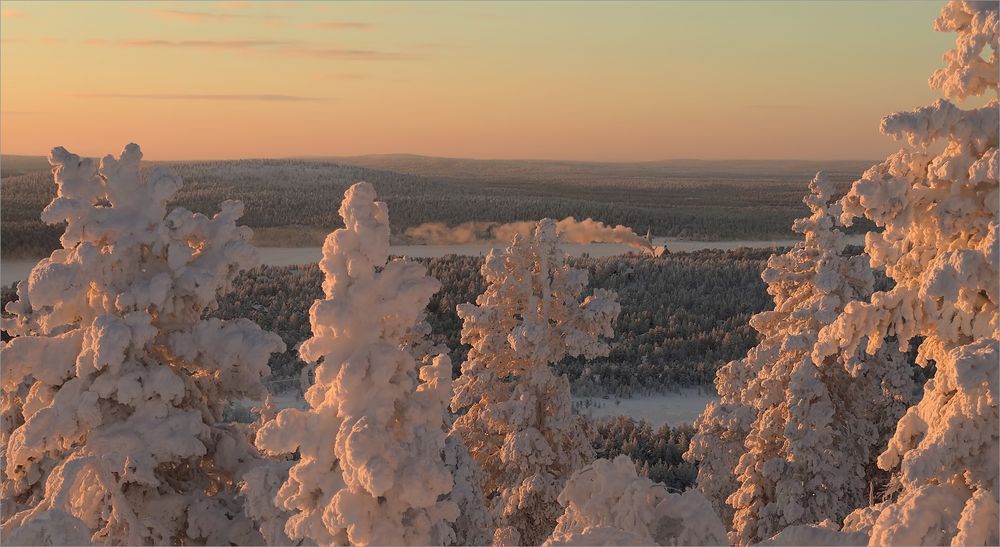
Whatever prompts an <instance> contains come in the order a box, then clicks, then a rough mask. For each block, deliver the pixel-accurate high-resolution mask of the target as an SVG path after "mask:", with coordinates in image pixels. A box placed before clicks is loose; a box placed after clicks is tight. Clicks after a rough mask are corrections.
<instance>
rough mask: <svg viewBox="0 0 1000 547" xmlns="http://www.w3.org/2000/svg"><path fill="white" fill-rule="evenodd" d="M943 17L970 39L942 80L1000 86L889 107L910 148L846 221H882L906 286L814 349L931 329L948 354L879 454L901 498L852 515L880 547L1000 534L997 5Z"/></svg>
mask: <svg viewBox="0 0 1000 547" xmlns="http://www.w3.org/2000/svg"><path fill="white" fill-rule="evenodd" d="M934 26H935V28H936V29H937V30H939V31H954V32H957V33H958V36H957V40H956V46H955V49H953V50H951V51H949V52H948V53H947V54H946V55H945V61H946V66H945V67H944V68H942V69H940V70H938V71H937V72H935V73H934V75H933V76H932V77H931V79H930V85H931V87H933V88H937V89H940V90H941V91H942V92H943V93H944V94H945V96H947V97H949V98H952V99H956V100H962V99H965V98H967V97H977V96H981V95H984V94H986V93H989V92H991V91H992V92H993V93H994V96H993V97H992V98H991V99H990V101H989V102H988V104H986V105H985V106H983V107H980V108H972V109H970V110H963V109H961V108H959V107H958V106H956V105H955V104H953V103H951V102H949V101H948V100H943V99H939V100H938V101H936V102H935V103H934V104H932V105H930V106H926V107H922V108H918V109H916V110H914V111H912V112H897V113H895V114H891V115H889V116H886V117H885V118H883V120H882V132H883V133H885V134H887V135H890V136H892V137H894V138H896V139H898V140H900V141H904V142H905V145H904V147H903V148H902V149H901V150H899V152H897V153H895V154H893V155H891V156H889V157H888V158H887V159H886V160H885V161H884V162H882V163H880V164H878V165H875V166H874V167H872V168H871V169H869V170H868V171H867V172H866V173H865V174H864V176H862V178H861V179H860V180H858V181H856V182H855V183H854V185H853V186H852V188H851V190H850V192H849V193H848V194H847V195H846V196H845V197H844V198H843V200H842V202H841V203H842V205H843V214H842V221H843V222H844V223H849V222H851V221H852V220H853V219H854V218H855V217H863V218H867V219H869V220H871V221H873V222H874V223H875V224H876V225H878V226H879V227H881V228H882V230H881V231H879V232H872V233H869V234H868V236H867V238H866V241H865V251H866V253H867V254H868V255H869V256H870V257H871V264H872V266H873V267H876V268H884V269H885V272H886V274H887V275H888V276H889V277H890V278H891V279H892V280H893V281H895V286H894V287H893V288H892V289H890V290H887V291H881V292H876V293H874V294H873V295H872V296H871V298H870V299H865V300H859V301H857V302H852V303H850V304H848V305H847V307H846V309H845V311H844V313H843V314H842V315H841V316H840V317H839V318H838V319H837V320H836V321H835V322H834V323H833V324H831V325H829V326H827V327H825V328H824V329H823V330H822V331H821V333H820V341H819V344H818V345H817V346H816V348H815V350H814V352H813V358H814V361H815V362H816V363H822V362H823V361H825V360H826V359H828V358H829V356H831V355H844V354H852V353H853V352H855V351H856V349H857V348H858V347H860V346H865V347H866V349H867V350H868V351H869V352H874V351H875V350H876V349H877V348H878V347H879V345H880V344H881V343H882V341H883V338H884V337H886V336H895V337H896V338H897V339H898V340H899V344H900V345H901V346H904V347H905V346H907V345H908V344H910V343H912V342H913V341H914V339H917V340H921V339H922V342H920V345H919V348H918V351H917V356H918V362H920V363H928V362H934V363H935V365H936V373H935V376H934V378H933V379H931V380H930V381H928V382H927V384H926V386H925V388H924V394H923V398H922V399H921V401H920V402H919V403H918V404H917V405H915V406H913V407H911V408H910V409H909V410H908V411H907V413H906V415H905V416H904V417H903V418H902V419H900V420H899V424H898V426H897V427H896V431H895V436H894V437H893V438H892V439H891V441H890V442H889V443H888V447H887V448H886V450H885V451H884V452H883V453H882V454H881V455H880V456H879V459H878V465H879V466H880V467H881V468H882V469H885V470H893V471H896V472H898V478H899V482H900V484H901V491H900V493H899V496H898V498H897V499H895V500H890V501H886V502H883V503H882V504H880V505H878V506H876V507H874V508H866V509H863V510H860V511H859V512H858V513H856V514H854V515H851V518H850V519H848V520H849V524H850V528H851V529H853V530H861V531H867V532H869V533H870V534H871V537H870V542H871V544H872V545H887V544H906V545H920V544H925V545H928V544H934V545H938V544H948V543H951V544H952V545H996V544H997V543H998V541H1000V532H998V526H997V507H998V490H997V487H998V485H997V474H998V466H997V461H998V458H1000V451H998V444H1000V437H998V428H1000V420H998V413H997V407H998V397H997V389H998V384H1000V381H998V378H997V376H998V359H1000V350H998V338H1000V336H998V314H997V309H998V308H997V304H998V302H1000V286H998V273H1000V252H998V248H997V226H998V220H997V210H998V205H1000V204H998V199H1000V198H998V192H997V189H998V184H997V179H998V158H997V135H998V127H1000V121H998V119H1000V118H998V117H1000V109H998V103H997V97H996V95H995V93H996V90H997V79H998V74H997V69H998V63H997V55H998V52H997V49H998V48H997V46H998V15H997V4H996V2H972V1H963V0H952V1H951V2H949V3H948V5H947V6H945V7H944V9H942V11H941V15H940V17H939V18H938V19H937V21H935V25H934ZM987 53H989V56H988V57H985V56H984V55H986V54H987ZM918 337H919V338H918Z"/></svg>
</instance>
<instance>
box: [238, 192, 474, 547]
mask: <svg viewBox="0 0 1000 547" xmlns="http://www.w3.org/2000/svg"><path fill="white" fill-rule="evenodd" d="M340 216H341V217H343V219H344V226H345V227H344V228H342V229H339V230H335V231H334V232H333V233H331V234H330V235H329V236H327V238H326V242H325V243H324V245H323V258H322V260H321V261H320V263H319V265H320V269H321V270H322V271H323V273H324V275H325V279H324V282H323V291H324V295H325V297H324V298H323V299H321V300H317V301H316V302H315V303H314V304H313V306H312V308H311V309H310V313H309V316H310V323H311V325H312V330H313V336H312V338H310V339H308V340H306V341H305V342H304V343H303V344H302V347H301V350H300V355H301V356H302V358H303V359H304V360H306V361H307V362H317V363H318V365H317V366H316V370H315V377H316V380H315V383H314V384H313V385H312V387H310V388H309V390H308V391H307V392H306V403H307V404H308V407H307V408H306V409H304V410H299V409H295V408H290V409H285V410H282V411H281V412H280V413H279V414H278V415H277V417H276V418H275V419H274V420H272V421H270V422H268V423H267V424H265V425H264V426H263V427H262V428H261V430H260V431H259V432H258V435H257V445H258V447H260V448H261V449H262V450H264V451H265V452H268V453H271V454H281V453H291V452H294V451H296V450H297V451H298V452H299V455H300V459H299V460H298V461H296V462H295V464H294V465H293V466H292V467H291V469H290V470H289V475H288V479H287V481H286V482H285V483H284V484H283V485H282V486H281V488H280V489H279V491H278V493H277V497H276V499H275V501H276V504H277V506H278V507H279V508H280V509H283V510H287V511H290V512H291V513H292V514H291V517H290V518H289V519H288V522H287V525H286V526H285V531H286V533H287V534H288V536H289V537H291V538H293V539H304V540H306V541H308V542H311V543H317V544H320V545H332V544H340V545H343V544H348V543H350V544H354V545H366V544H376V545H404V544H412V545H429V544H434V543H438V544H440V543H446V542H448V541H450V538H449V536H450V533H451V532H450V524H449V523H450V522H453V521H454V520H455V519H456V518H457V517H458V508H457V506H456V505H455V504H454V503H453V502H449V501H441V500H440V498H441V497H443V496H445V495H446V494H448V493H449V492H450V491H451V489H452V484H453V481H452V477H451V474H450V473H449V471H448V469H447V468H446V466H445V463H444V460H443V459H442V451H443V450H444V448H445V419H446V415H447V405H448V399H449V396H450V393H451V363H450V361H449V359H448V357H447V356H445V355H435V356H433V357H431V356H428V357H427V358H425V359H424V362H423V365H422V366H421V363H420V362H418V361H417V360H416V359H415V358H414V357H413V355H412V353H411V346H412V345H413V334H412V333H413V330H414V328H416V326H418V324H419V321H420V319H421V317H422V314H423V311H424V308H425V307H426V305H427V302H428V301H429V300H430V297H431V295H433V294H434V293H435V292H436V291H437V290H438V288H439V287H440V284H439V283H438V282H437V280H435V279H433V278H431V277H428V276H427V274H426V271H425V269H424V267H423V266H421V265H420V264H417V263H416V262H412V261H409V260H392V261H388V252H389V213H388V208H387V207H386V204H385V203H383V202H380V201H375V190H374V188H372V186H371V185H370V184H368V183H366V182H359V183H357V184H355V185H353V186H351V188H349V189H348V190H347V192H346V194H345V195H344V201H343V203H342V204H341V206H340Z"/></svg>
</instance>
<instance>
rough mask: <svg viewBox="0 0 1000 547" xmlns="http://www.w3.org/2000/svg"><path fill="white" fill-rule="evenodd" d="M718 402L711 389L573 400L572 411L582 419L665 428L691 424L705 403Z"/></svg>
mask: <svg viewBox="0 0 1000 547" xmlns="http://www.w3.org/2000/svg"><path fill="white" fill-rule="evenodd" d="M718 400H719V396H718V395H716V394H715V391H714V390H713V389H711V388H682V389H679V390H678V391H676V392H670V393H657V394H652V395H640V396H637V397H632V398H630V399H620V398H615V397H613V396H612V397H609V398H608V399H604V398H602V397H573V410H574V411H576V412H577V413H578V414H580V415H581V416H588V417H590V418H597V419H600V418H608V417H613V416H630V417H632V418H635V419H636V420H646V421H647V422H649V423H650V425H652V426H653V427H654V428H656V427H659V426H661V425H664V424H667V425H670V426H677V425H680V424H682V423H686V424H693V423H694V421H695V419H697V418H698V416H699V415H700V414H701V412H702V411H703V410H705V407H706V406H707V405H708V403H710V402H712V401H718ZM588 401H589V402H590V406H589V407H588V406H587V402H588Z"/></svg>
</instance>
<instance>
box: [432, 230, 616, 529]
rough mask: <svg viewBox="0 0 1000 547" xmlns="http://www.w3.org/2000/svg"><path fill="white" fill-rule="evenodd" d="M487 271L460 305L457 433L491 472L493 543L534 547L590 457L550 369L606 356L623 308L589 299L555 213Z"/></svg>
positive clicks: (564, 390)
mask: <svg viewBox="0 0 1000 547" xmlns="http://www.w3.org/2000/svg"><path fill="white" fill-rule="evenodd" d="M481 271H482V274H483V277H484V278H485V280H486V284H487V288H486V292H484V293H483V294H482V295H480V296H479V297H478V298H477V299H476V305H472V304H463V305H460V306H458V315H459V317H461V318H462V320H463V325H462V342H463V343H466V344H469V345H471V346H472V348H471V349H470V350H469V356H468V359H467V360H466V361H465V363H463V364H462V375H461V376H460V377H459V378H458V379H457V380H455V390H454V396H453V397H452V401H451V407H452V410H453V411H455V412H457V413H460V416H459V417H458V418H457V419H456V420H455V423H454V426H453V429H452V431H453V432H457V433H458V434H460V435H461V436H462V438H463V439H464V440H465V444H466V445H467V446H468V447H469V452H470V453H471V454H472V457H473V458H474V459H475V460H476V461H477V462H478V463H479V465H480V466H481V468H482V469H483V471H484V472H485V474H486V481H485V483H484V484H483V492H484V494H485V495H486V497H487V499H488V500H490V501H489V503H490V510H491V512H492V513H493V515H494V517H495V519H496V523H497V526H498V527H499V528H498V530H497V532H496V535H495V536H494V540H495V541H494V543H502V544H522V545H537V544H539V543H541V542H542V541H544V540H545V538H546V537H548V535H549V533H550V532H551V531H552V528H553V527H554V526H555V521H556V518H557V517H558V516H559V512H560V509H559V505H558V504H557V503H556V498H557V497H558V495H559V492H560V491H561V490H562V486H563V483H564V482H565V481H566V479H567V478H569V476H570V475H571V474H572V473H573V472H574V471H575V470H577V469H579V468H580V467H582V466H583V465H585V464H586V463H588V462H589V461H590V460H591V459H592V449H591V447H590V444H589V442H588V440H587V438H586V436H585V435H584V434H583V432H582V430H581V427H580V424H579V421H578V418H577V417H575V416H573V413H572V407H571V400H570V393H569V383H568V381H567V380H566V378H565V377H557V376H556V375H555V374H553V373H552V370H551V369H550V368H549V365H551V364H553V363H556V362H558V361H560V360H561V359H563V358H564V357H566V356H575V357H576V356H580V357H584V358H587V359H591V358H594V357H598V356H602V355H607V354H608V345H607V344H606V343H605V342H604V341H603V339H604V338H605V337H611V336H613V335H614V331H613V329H612V327H611V324H612V322H613V321H614V319H615V318H616V317H617V316H618V314H619V312H620V310H621V307H620V306H619V305H618V303H617V301H616V295H615V294H614V293H611V292H608V291H604V290H601V289H597V290H594V291H593V294H591V295H590V296H587V297H585V298H584V297H582V294H583V292H584V289H585V287H586V284H587V272H586V271H585V270H581V269H576V268H570V267H568V266H567V265H566V264H565V256H564V254H563V252H562V250H560V248H559V237H558V236H557V235H556V223H555V221H552V220H550V219H545V220H542V221H541V222H539V223H538V226H537V228H536V230H535V233H534V236H533V237H530V238H525V237H522V236H520V235H518V236H515V238H514V240H513V242H512V243H511V244H510V246H509V247H507V248H506V249H505V250H503V251H500V250H498V249H494V250H493V251H491V252H490V254H489V255H488V256H487V257H486V260H485V261H484V263H483V267H482V270H481Z"/></svg>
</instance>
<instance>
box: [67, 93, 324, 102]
mask: <svg viewBox="0 0 1000 547" xmlns="http://www.w3.org/2000/svg"><path fill="white" fill-rule="evenodd" d="M76 96H77V97H81V98H86V99H149V100H180V101H266V102H303V101H325V100H328V99H325V98H322V97H303V96H301V95H279V94H270V93H258V94H248V93H77V94H76Z"/></svg>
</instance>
